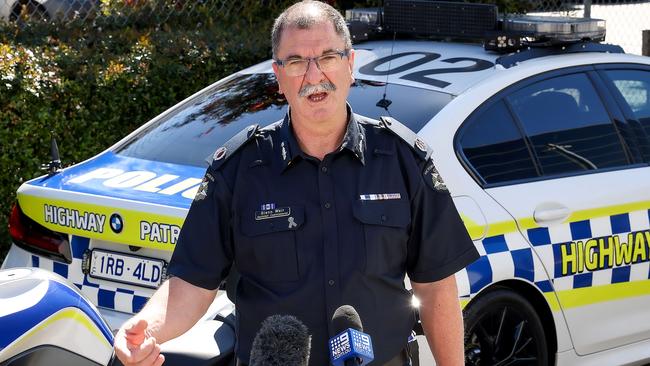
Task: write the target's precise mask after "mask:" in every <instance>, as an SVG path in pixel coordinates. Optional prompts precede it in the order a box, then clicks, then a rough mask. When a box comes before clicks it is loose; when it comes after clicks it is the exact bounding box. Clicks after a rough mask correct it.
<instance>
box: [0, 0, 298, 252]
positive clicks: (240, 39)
mask: <svg viewBox="0 0 650 366" xmlns="http://www.w3.org/2000/svg"><path fill="white" fill-rule="evenodd" d="M246 2H247V3H246V4H244V5H243V6H242V9H244V10H243V12H242V13H240V14H237V16H236V17H223V16H220V15H219V14H214V13H210V12H209V11H208V8H207V7H205V8H204V9H203V10H201V8H200V7H199V11H197V12H195V14H194V15H193V17H192V19H187V18H185V17H183V16H177V17H176V18H172V19H169V20H168V21H167V22H166V23H165V25H163V26H158V25H157V24H156V22H155V20H151V21H150V23H148V20H147V19H146V18H142V17H140V18H137V17H134V19H137V20H136V21H131V22H128V21H127V22H126V24H125V19H127V20H128V19H130V18H128V17H127V18H124V17H123V18H103V19H96V20H95V22H94V23H88V22H86V23H82V22H79V23H71V24H65V25H62V24H51V23H48V24H43V23H40V24H28V25H26V26H25V25H24V24H22V25H21V26H20V27H19V26H17V25H15V24H4V25H0V124H1V126H2V128H0V167H2V169H1V170H0V263H1V261H2V259H3V258H4V256H5V253H6V250H7V249H8V244H9V243H10V239H9V235H8V230H7V220H8V216H9V214H10V210H11V206H12V205H13V203H14V201H15V192H16V189H17V188H18V187H19V186H20V184H21V183H22V182H24V181H26V180H29V179H31V178H33V177H36V176H38V175H41V174H42V172H41V171H39V167H40V164H41V163H45V162H47V161H49V146H50V142H49V141H50V136H51V132H53V134H54V135H55V136H56V138H57V141H58V144H59V149H60V152H61V159H62V161H63V164H64V165H71V164H74V163H75V162H80V161H83V160H85V159H87V158H89V157H91V156H93V155H95V154H97V153H99V152H100V151H102V150H104V149H106V148H107V147H108V146H110V145H112V144H113V143H115V142H116V141H118V140H119V139H120V138H122V137H123V136H125V135H126V134H128V133H129V132H131V131H132V130H134V129H135V128H137V127H138V126H140V125H141V124H142V123H144V122H146V121H148V120H149V119H151V118H152V117H154V116H155V115H157V114H159V113H160V112H162V111H163V110H165V109H167V108H169V107H170V106H172V105H174V104H175V103H177V102H178V101H180V100H182V99H183V98H185V97H187V96H188V95H190V94H192V93H193V92H195V91H197V90H199V89H200V88H202V87H205V86H206V85H208V84H209V83H211V82H214V81H216V80H218V79H220V78H222V77H224V76H226V75H228V74H230V73H232V72H234V71H237V70H239V69H242V68H244V67H246V66H249V65H252V64H254V63H256V62H259V61H261V60H263V59H265V58H268V57H269V54H270V52H269V51H270V45H269V30H270V27H271V23H272V21H273V19H274V17H275V15H276V14H277V13H278V12H279V11H281V10H282V9H283V7H284V5H286V4H283V2H282V1H275V2H271V1H269V2H262V1H255V0H247V1H246ZM286 2H287V1H284V3H286ZM134 11H145V12H146V9H135V10H134Z"/></svg>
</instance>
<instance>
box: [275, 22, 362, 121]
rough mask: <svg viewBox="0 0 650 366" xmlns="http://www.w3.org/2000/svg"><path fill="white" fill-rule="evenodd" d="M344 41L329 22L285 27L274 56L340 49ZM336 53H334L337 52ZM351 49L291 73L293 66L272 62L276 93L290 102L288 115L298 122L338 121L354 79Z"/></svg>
mask: <svg viewBox="0 0 650 366" xmlns="http://www.w3.org/2000/svg"><path fill="white" fill-rule="evenodd" d="M344 50H345V42H344V41H343V39H342V38H341V37H340V36H339V35H338V34H336V31H335V29H334V25H333V24H332V23H331V22H323V23H318V24H315V25H314V26H313V27H311V28H309V29H298V28H286V29H284V30H283V32H282V37H281V38H280V44H279V47H278V50H277V55H276V59H278V60H288V59H289V60H291V59H294V60H295V59H300V58H302V59H305V58H312V57H319V56H322V55H328V54H332V53H333V52H336V51H344ZM337 57H338V56H337ZM353 63H354V51H352V50H350V53H349V55H348V56H347V57H342V58H341V57H338V61H336V63H335V64H332V63H329V64H328V66H327V67H323V68H325V69H326V70H325V71H323V70H321V69H320V68H319V67H318V66H317V64H316V62H314V61H311V62H308V64H307V65H308V66H307V70H306V72H305V73H304V75H295V74H296V69H295V68H294V69H293V70H290V69H289V68H287V67H286V66H285V67H282V66H279V65H276V64H275V63H274V64H273V71H274V72H275V75H276V77H277V79H278V85H279V89H280V93H282V94H284V96H285V97H286V98H287V101H288V102H289V105H290V106H291V117H292V119H294V120H300V122H302V123H323V122H334V123H336V122H339V120H340V119H341V118H344V119H345V118H346V116H347V110H346V104H345V101H346V100H347V97H348V92H349V90H350V84H352V82H353V81H354V78H353V76H352V66H353Z"/></svg>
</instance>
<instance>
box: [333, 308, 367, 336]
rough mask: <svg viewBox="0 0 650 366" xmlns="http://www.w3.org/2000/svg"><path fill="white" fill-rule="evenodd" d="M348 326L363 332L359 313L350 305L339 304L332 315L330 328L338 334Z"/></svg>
mask: <svg viewBox="0 0 650 366" xmlns="http://www.w3.org/2000/svg"><path fill="white" fill-rule="evenodd" d="M348 328H352V329H354V330H358V331H359V332H363V325H362V324H361V318H360V317H359V313H357V311H356V310H355V309H354V307H352V306H351V305H341V306H339V308H338V309H336V311H335V312H334V315H332V329H334V333H335V334H338V333H341V332H343V331H344V330H346V329H348Z"/></svg>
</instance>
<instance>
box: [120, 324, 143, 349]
mask: <svg viewBox="0 0 650 366" xmlns="http://www.w3.org/2000/svg"><path fill="white" fill-rule="evenodd" d="M147 326H148V324H147V321H146V320H144V319H140V320H138V321H137V322H135V323H132V324H130V326H127V327H125V328H124V331H125V334H126V341H127V345H133V346H139V345H141V344H142V342H144V340H145V338H146V334H145V330H146V329H147ZM129 348H131V347H129Z"/></svg>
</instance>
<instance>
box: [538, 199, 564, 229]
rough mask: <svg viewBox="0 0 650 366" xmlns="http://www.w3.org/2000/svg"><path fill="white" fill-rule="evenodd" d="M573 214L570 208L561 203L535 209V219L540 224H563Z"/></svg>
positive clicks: (548, 204) (543, 205) (544, 205)
mask: <svg viewBox="0 0 650 366" xmlns="http://www.w3.org/2000/svg"><path fill="white" fill-rule="evenodd" d="M570 214H571V210H569V208H568V207H566V206H564V205H562V204H559V203H546V204H541V205H539V206H537V208H535V212H534V213H533V218H534V219H535V222H536V223H538V224H544V223H550V222H562V221H564V220H565V219H566V218H568V217H569V215H570Z"/></svg>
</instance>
